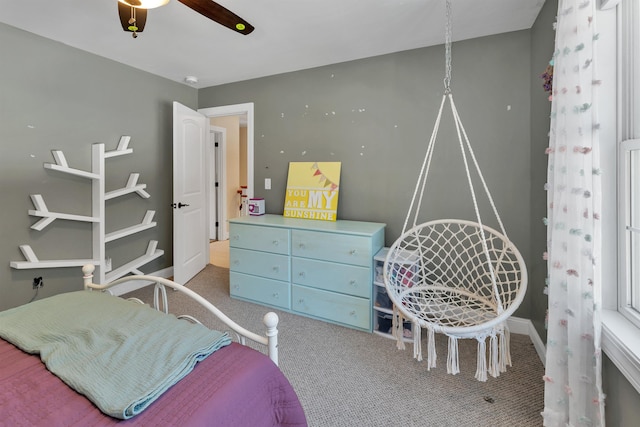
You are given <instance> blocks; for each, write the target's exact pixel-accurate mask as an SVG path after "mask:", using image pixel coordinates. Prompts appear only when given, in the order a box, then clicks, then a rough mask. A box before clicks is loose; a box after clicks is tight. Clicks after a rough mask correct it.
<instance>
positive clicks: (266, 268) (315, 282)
mask: <svg viewBox="0 0 640 427" xmlns="http://www.w3.org/2000/svg"><path fill="white" fill-rule="evenodd" d="M384 228H385V224H380V223H373V222H360V221H340V220H339V221H335V222H330V221H314V220H304V219H295V218H284V217H283V216H280V215H262V216H246V217H240V218H235V219H232V220H230V221H229V269H230V273H229V277H230V293H231V296H232V297H233V298H238V299H242V300H246V301H251V302H255V303H258V304H263V305H268V306H271V307H275V308H278V309H281V310H285V311H289V312H292V313H296V314H300V315H303V316H308V317H313V318H316V319H320V320H324V321H327V322H332V323H337V324H340V325H343V326H347V327H351V328H355V329H360V330H363V331H369V332H371V331H372V323H373V322H372V318H373V317H372V316H373V313H372V310H373V309H372V306H373V304H372V299H373V295H372V294H373V290H372V289H373V257H374V255H375V254H376V253H377V252H378V251H379V250H380V248H382V247H383V246H384Z"/></svg>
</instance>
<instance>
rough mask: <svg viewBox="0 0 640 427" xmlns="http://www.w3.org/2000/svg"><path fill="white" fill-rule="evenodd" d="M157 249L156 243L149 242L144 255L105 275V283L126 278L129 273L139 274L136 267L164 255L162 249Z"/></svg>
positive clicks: (153, 241) (154, 241)
mask: <svg viewBox="0 0 640 427" xmlns="http://www.w3.org/2000/svg"><path fill="white" fill-rule="evenodd" d="M157 247H158V241H157V240H150V241H149V245H148V246H147V252H146V253H145V254H144V255H142V256H140V257H138V258H136V259H134V260H131V261H129V262H128V263H126V264H124V265H122V266H120V267H118V268H116V269H115V270H113V271H111V272H109V273H108V274H107V275H106V283H108V282H112V281H114V280H116V279H118V278H120V277H123V276H126V275H127V274H129V273H134V274H137V273H139V272H140V271H139V270H138V267H142V266H143V265H145V264H146V263H148V262H150V261H152V260H154V259H156V258H158V257H160V256H161V255H162V254H164V251H163V250H162V249H157Z"/></svg>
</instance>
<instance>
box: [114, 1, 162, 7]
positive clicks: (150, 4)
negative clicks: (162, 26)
mask: <svg viewBox="0 0 640 427" xmlns="http://www.w3.org/2000/svg"><path fill="white" fill-rule="evenodd" d="M118 1H119V2H120V3H123V4H126V5H127V6H131V7H136V8H138V9H154V8H156V7H160V6H164V5H165V4H167V3H169V0H118Z"/></svg>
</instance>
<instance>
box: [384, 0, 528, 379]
mask: <svg viewBox="0 0 640 427" xmlns="http://www.w3.org/2000/svg"><path fill="white" fill-rule="evenodd" d="M446 21H447V22H446V31H445V76H444V94H443V96H442V101H441V103H440V108H439V110H438V114H437V117H436V121H435V124H434V127H433V131H432V133H431V137H430V139H429V144H428V147H427V152H426V154H425V157H424V160H423V162H422V166H421V168H420V174H419V176H418V180H417V182H416V186H415V189H414V192H413V196H412V198H411V203H410V206H409V210H408V212H407V216H406V218H405V221H404V224H403V227H402V233H401V235H400V237H399V238H398V239H397V240H396V242H394V244H393V245H392V246H391V247H390V249H389V252H388V255H387V257H386V259H385V264H384V280H385V287H386V289H387V293H388V294H389V297H390V298H391V300H392V301H393V303H394V318H395V319H396V325H395V327H394V330H395V331H396V339H399V340H402V339H403V337H402V320H403V319H404V318H406V319H407V320H409V321H411V322H412V325H413V333H414V358H416V359H418V360H420V359H422V349H421V339H420V331H421V329H422V328H424V329H427V343H426V344H427V369H430V368H435V364H436V352H435V339H434V334H435V333H444V334H446V335H447V336H448V337H449V348H448V358H447V368H448V369H447V371H448V372H449V373H452V374H456V373H458V372H459V365H458V339H461V338H475V339H476V340H477V341H478V357H477V371H476V378H477V379H479V380H480V381H485V380H486V378H487V373H489V375H491V376H498V375H499V374H500V372H504V371H505V370H506V366H507V365H510V364H511V356H510V353H509V344H508V343H509V335H508V334H509V331H508V329H507V325H506V323H505V321H506V319H507V318H508V317H509V316H510V315H511V314H513V312H514V311H515V310H516V309H517V307H518V306H519V305H520V303H521V302H522V299H523V298H524V293H525V291H526V287H527V276H526V266H525V264H524V260H523V259H522V256H521V255H520V253H519V251H518V250H517V248H516V247H515V246H514V245H513V244H512V243H511V242H510V241H509V238H508V237H507V235H506V231H505V228H504V225H503V223H502V220H501V218H500V215H499V214H498V210H497V208H496V205H495V203H494V201H493V197H492V196H491V193H490V191H489V188H488V186H487V183H486V181H485V179H484V176H483V175H482V171H481V170H480V166H479V164H478V161H477V159H476V156H475V153H474V151H473V148H472V147H471V143H470V141H469V137H468V136H467V133H466V131H465V129H464V126H463V125H462V120H461V118H460V116H459V114H458V110H457V108H456V106H455V103H454V101H453V94H452V91H451V70H452V66H451V58H452V55H451V45H452V37H451V33H452V24H451V21H452V11H451V0H446ZM447 101H448V104H449V106H450V108H451V114H452V116H453V122H454V125H455V135H456V136H457V139H458V146H459V149H460V153H461V155H462V161H463V164H464V169H465V172H466V181H467V185H468V187H469V191H470V193H471V199H472V202H473V208H474V213H475V217H476V221H477V222H472V221H466V220H456V219H443V220H431V221H429V222H426V223H421V224H419V225H418V220H419V214H420V212H421V206H422V202H423V199H424V196H425V189H426V184H427V177H428V176H429V171H430V169H431V165H432V160H433V153H434V150H435V144H436V139H437V135H438V130H439V127H440V122H441V119H442V115H443V110H444V106H445V104H447ZM454 138H455V137H454ZM474 167H475V170H476V172H477V176H478V177H479V180H480V182H481V187H482V189H483V190H484V192H485V193H486V196H487V198H488V201H489V204H490V206H491V209H492V210H493V214H494V215H495V218H496V220H497V222H498V224H499V227H500V230H501V232H502V234H500V232H498V231H496V230H494V229H492V228H490V227H488V226H486V225H483V223H482V218H481V215H480V208H479V205H478V199H477V197H476V189H475V188H474V179H472V177H471V171H470V169H473V168H474ZM416 334H417V335H416ZM487 340H489V343H487ZM487 344H488V345H487ZM398 348H404V343H403V342H400V341H399V342H398ZM487 352H488V353H489V354H488V356H489V357H488V358H487Z"/></svg>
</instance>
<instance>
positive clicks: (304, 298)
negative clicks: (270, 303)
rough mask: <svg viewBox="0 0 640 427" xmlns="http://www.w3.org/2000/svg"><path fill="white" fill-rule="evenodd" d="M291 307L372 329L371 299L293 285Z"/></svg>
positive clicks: (333, 320) (301, 311)
mask: <svg viewBox="0 0 640 427" xmlns="http://www.w3.org/2000/svg"><path fill="white" fill-rule="evenodd" d="M291 301H292V303H291V309H292V310H293V311H295V312H298V313H301V314H306V315H309V316H313V317H319V318H322V319H326V320H330V321H332V322H337V323H342V324H344V325H347V326H352V327H355V328H359V329H364V330H367V331H369V330H370V329H371V301H370V300H369V299H366V298H358V297H354V296H350V295H342V294H337V293H335V292H328V291H323V290H320V289H313V288H307V287H305V286H298V285H292V286H291Z"/></svg>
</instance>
